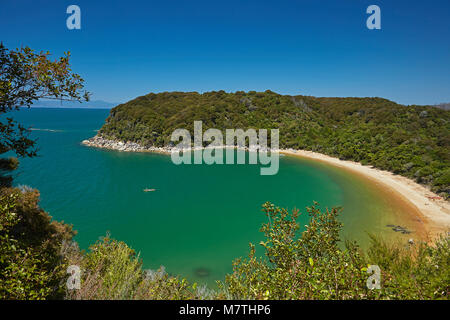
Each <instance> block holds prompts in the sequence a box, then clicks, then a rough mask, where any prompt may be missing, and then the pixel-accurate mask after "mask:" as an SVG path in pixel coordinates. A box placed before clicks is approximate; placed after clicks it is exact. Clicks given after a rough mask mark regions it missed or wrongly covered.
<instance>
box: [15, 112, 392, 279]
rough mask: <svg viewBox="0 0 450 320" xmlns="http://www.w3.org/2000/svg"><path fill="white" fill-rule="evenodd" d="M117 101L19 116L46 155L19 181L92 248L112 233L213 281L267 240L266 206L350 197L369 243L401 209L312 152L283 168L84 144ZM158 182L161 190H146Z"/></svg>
mask: <svg viewBox="0 0 450 320" xmlns="http://www.w3.org/2000/svg"><path fill="white" fill-rule="evenodd" d="M108 112H109V111H108V110H86V109H38V108H32V109H29V110H28V109H22V110H21V111H20V112H17V113H14V118H16V119H17V120H19V121H21V122H22V123H24V124H25V125H27V126H31V127H32V128H33V129H34V130H33V132H32V137H34V138H37V139H38V146H39V149H40V150H39V155H40V156H39V157H37V158H32V159H22V160H21V165H20V168H19V170H18V171H17V174H16V178H15V184H16V185H21V184H24V185H29V186H31V187H34V188H37V189H39V190H40V192H41V206H42V207H43V208H44V209H45V210H47V211H48V212H49V213H50V214H51V215H52V216H53V217H54V218H55V219H57V220H64V221H65V222H67V223H70V224H73V225H74V228H75V229H76V230H77V231H78V235H77V236H76V240H77V241H78V242H79V244H80V246H81V248H83V249H87V248H88V246H89V244H92V243H94V242H95V241H96V240H98V239H99V237H101V236H104V235H105V234H106V232H107V231H108V232H110V233H111V236H112V237H113V238H116V239H118V240H123V241H125V242H126V243H127V244H128V245H130V246H131V247H132V248H133V249H135V250H136V251H138V252H140V255H141V257H142V258H143V261H144V266H145V267H146V268H152V269H154V268H158V267H159V266H160V265H164V266H165V267H166V270H167V271H168V272H169V273H172V274H181V275H183V276H185V277H187V278H188V279H190V280H194V281H199V282H205V283H209V284H211V283H213V281H214V280H216V279H223V278H224V275H225V274H226V273H227V272H230V271H231V262H232V260H233V259H235V258H237V257H240V256H246V255H247V254H248V244H249V242H252V243H259V241H260V240H262V236H261V234H260V232H259V228H260V225H261V223H263V222H265V221H266V219H265V216H264V214H263V213H262V212H261V205H262V204H263V203H264V202H265V201H271V202H273V203H275V204H276V205H278V206H281V207H287V208H290V209H292V208H299V209H301V212H303V213H304V214H303V215H301V217H300V223H301V225H305V224H306V223H307V221H308V217H307V214H306V210H305V207H306V206H310V205H311V204H312V202H313V200H315V201H318V202H319V203H320V204H321V206H322V207H326V206H328V207H331V206H336V205H339V206H343V208H344V211H343V212H342V215H341V220H342V221H343V222H344V234H345V236H347V237H351V238H356V239H358V240H360V241H362V242H363V243H364V242H365V241H366V240H367V235H366V231H371V232H382V230H383V228H384V226H385V224H386V223H389V222H395V221H394V220H393V217H394V216H395V215H396V211H398V210H399V209H398V208H397V207H395V206H393V205H391V204H390V203H389V202H388V201H386V199H385V198H384V197H383V196H381V195H379V194H378V193H377V190H376V189H375V188H373V187H372V186H371V185H370V184H368V183H366V182H365V181H362V180H361V179H360V178H358V177H356V176H354V175H350V174H348V173H347V172H344V171H342V170H340V169H336V168H334V167H330V166H328V165H324V164H321V163H316V162H313V161H310V160H304V159H299V158H297V157H289V156H285V157H282V158H281V159H280V170H279V173H278V174H277V175H274V176H261V175H260V174H259V169H260V167H259V166H258V165H179V166H176V165H174V164H173V163H172V162H171V159H170V156H166V155H160V154H153V153H126V152H117V151H107V150H101V149H96V148H89V147H85V146H82V145H81V144H80V142H81V141H82V140H84V139H87V138H89V137H92V136H94V135H95V134H96V130H98V129H99V128H100V127H101V125H102V124H103V122H104V120H105V119H106V117H107V116H108ZM144 188H155V189H157V190H156V191H155V192H147V193H145V192H143V191H142V190H143V189H144ZM200 271H201V272H200Z"/></svg>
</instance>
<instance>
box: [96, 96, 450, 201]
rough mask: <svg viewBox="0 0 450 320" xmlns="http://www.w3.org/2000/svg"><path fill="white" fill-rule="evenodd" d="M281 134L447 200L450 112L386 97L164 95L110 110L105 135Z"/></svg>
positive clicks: (156, 141) (141, 139) (161, 140)
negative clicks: (198, 127)
mask: <svg viewBox="0 0 450 320" xmlns="http://www.w3.org/2000/svg"><path fill="white" fill-rule="evenodd" d="M194 120H201V121H203V130H206V129H208V128H217V129H220V130H224V129H230V128H242V129H248V128H254V129H261V128H265V129H273V128H278V129H279V130H280V147H281V148H294V149H304V150H311V151H316V152H320V153H324V154H327V155H331V156H335V157H338V158H340V159H345V160H354V161H358V162H361V163H362V164H370V165H373V166H375V167H377V168H379V169H383V170H388V171H391V172H393V173H396V174H400V175H403V176H406V177H408V178H412V179H414V180H415V181H417V182H419V183H421V184H424V185H428V186H430V187H431V189H432V190H433V191H435V192H437V193H439V194H440V195H442V196H444V197H445V198H448V197H449V193H450V153H449V146H450V112H449V111H448V110H442V109H439V108H435V107H431V106H404V105H399V104H397V103H395V102H392V101H389V100H386V99H382V98H316V97H310V96H301V95H298V96H288V95H280V94H277V93H275V92H271V91H265V92H255V91H250V92H243V91H238V92H236V93H226V92H224V91H217V92H207V93H204V94H199V93H196V92H187V93H185V92H164V93H159V94H154V93H150V94H148V95H145V96H141V97H138V98H136V99H134V100H131V101H129V102H127V103H125V104H121V105H118V106H117V107H115V108H114V109H112V110H111V114H110V116H109V117H108V119H107V121H106V123H105V124H104V126H103V127H102V128H101V130H100V135H102V136H104V137H106V138H110V139H118V140H123V141H133V142H138V143H140V144H142V145H144V146H167V145H169V144H170V136H171V134H172V132H173V131H174V130H175V129H178V128H185V129H188V130H190V131H191V132H193V123H194Z"/></svg>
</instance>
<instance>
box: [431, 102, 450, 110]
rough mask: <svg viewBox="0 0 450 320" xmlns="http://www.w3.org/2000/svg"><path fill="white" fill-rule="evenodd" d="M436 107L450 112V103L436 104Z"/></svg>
mask: <svg viewBox="0 0 450 320" xmlns="http://www.w3.org/2000/svg"><path fill="white" fill-rule="evenodd" d="M435 107H438V108H441V109H444V110H450V103H440V104H436V105H435Z"/></svg>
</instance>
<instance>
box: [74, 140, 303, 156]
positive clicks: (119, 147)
mask: <svg viewBox="0 0 450 320" xmlns="http://www.w3.org/2000/svg"><path fill="white" fill-rule="evenodd" d="M81 143H82V144H83V145H85V146H89V147H95V148H103V149H109V150H116V151H125V152H158V153H165V154H170V153H172V151H180V150H185V151H189V150H202V149H206V148H208V147H206V148H203V147H201V148H186V149H178V148H176V147H169V146H165V147H144V146H142V145H140V144H139V143H136V142H131V141H127V142H123V141H119V140H110V139H106V138H103V137H102V136H99V135H96V136H94V137H92V138H89V139H87V140H83V141H82V142H81ZM210 148H218V147H210ZM223 148H233V149H235V148H237V149H242V150H245V151H257V149H258V148H257V147H255V148H252V147H250V148H247V147H243V148H240V147H236V146H232V147H228V146H224V147H223ZM265 151H270V149H265ZM273 151H275V152H280V151H282V150H273ZM286 151H290V152H295V150H294V149H289V150H286Z"/></svg>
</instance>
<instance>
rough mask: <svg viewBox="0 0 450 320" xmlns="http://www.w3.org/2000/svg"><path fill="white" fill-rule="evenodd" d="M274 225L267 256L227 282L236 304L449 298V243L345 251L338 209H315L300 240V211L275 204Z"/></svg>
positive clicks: (268, 232) (243, 263)
mask: <svg viewBox="0 0 450 320" xmlns="http://www.w3.org/2000/svg"><path fill="white" fill-rule="evenodd" d="M263 208H264V209H263V210H264V212H265V213H266V215H267V217H268V219H269V222H268V223H266V224H263V226H262V228H261V231H262V232H264V234H265V236H266V241H263V242H261V245H262V246H263V247H264V249H265V255H266V257H265V258H258V257H257V256H255V248H254V246H253V245H251V250H250V255H249V258H248V259H246V260H242V259H237V260H236V261H234V263H233V269H234V272H233V273H232V274H230V275H228V276H227V277H226V281H225V283H221V288H222V290H225V291H226V292H227V293H228V294H229V295H230V296H231V297H233V298H236V299H448V292H449V289H450V268H449V262H450V239H449V237H448V236H445V237H444V236H442V237H441V238H440V239H438V240H437V241H436V243H435V244H434V245H433V246H429V245H427V244H424V243H421V244H418V245H414V246H410V245H406V246H402V245H400V244H396V245H389V244H387V243H385V242H383V241H381V240H380V239H377V238H375V237H373V236H372V243H371V246H370V248H369V250H368V251H367V254H365V253H363V252H362V250H360V248H359V247H358V246H357V244H356V243H354V242H346V243H345V246H344V248H341V246H339V242H340V238H339V232H340V230H341V227H342V225H341V224H340V223H339V222H338V220H337V215H338V209H335V208H333V209H331V210H328V209H327V210H326V211H325V212H321V211H320V210H319V208H318V207H317V206H316V204H315V205H314V206H312V207H310V208H307V211H308V213H309V215H310V217H311V220H310V223H309V225H308V226H306V230H305V231H304V232H303V233H301V234H299V232H298V230H299V225H298V223H297V222H296V220H297V217H298V215H299V211H298V210H294V211H293V212H292V213H291V214H290V213H289V212H288V211H287V210H285V209H280V208H277V207H275V206H274V205H273V204H271V203H266V204H264V206H263ZM369 265H378V266H379V267H380V268H381V289H380V290H378V289H368V287H367V279H368V277H369V274H368V273H367V268H368V266H369Z"/></svg>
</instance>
